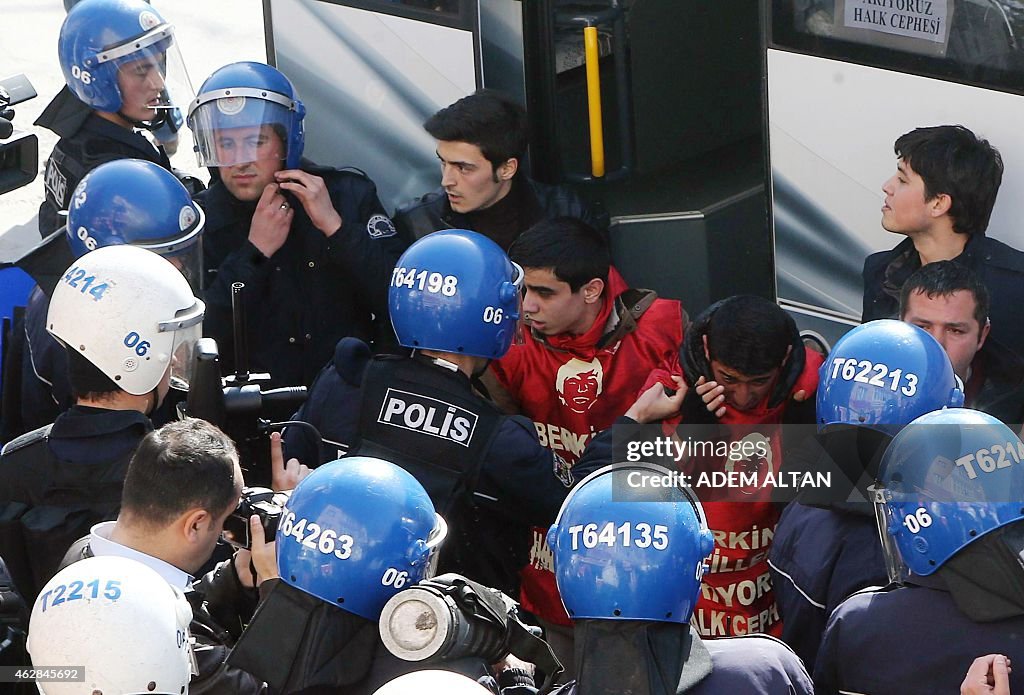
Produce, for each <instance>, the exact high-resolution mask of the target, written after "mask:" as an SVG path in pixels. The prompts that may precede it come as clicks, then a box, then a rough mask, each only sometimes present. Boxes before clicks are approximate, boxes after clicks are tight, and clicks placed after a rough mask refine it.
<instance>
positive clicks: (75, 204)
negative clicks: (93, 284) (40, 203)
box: [0, 159, 205, 441]
mask: <svg viewBox="0 0 1024 695" xmlns="http://www.w3.org/2000/svg"><path fill="white" fill-rule="evenodd" d="M112 211H115V214H111V212H112ZM204 220H205V216H204V215H203V211H202V209H201V208H200V207H199V206H198V205H196V204H195V203H193V202H192V199H191V197H189V194H188V191H187V190H186V189H185V187H184V186H183V185H182V184H181V182H180V181H178V179H177V178H175V176H174V175H173V174H172V173H170V172H169V171H167V170H166V169H163V168H162V167H159V166H157V165H156V164H153V163H152V162H147V161H144V160H140V159H118V160H115V161H113V162H106V163H104V164H101V165H100V166H98V167H96V169H94V170H93V171H92V172H90V174H89V176H88V177H86V178H85V179H83V180H82V181H80V182H79V184H78V186H77V187H76V188H75V194H74V197H73V199H72V201H71V206H70V208H69V209H68V224H67V225H66V226H65V231H66V233H65V234H55V235H54V236H53V237H52V238H51V239H49V240H47V241H45V242H43V243H42V244H40V245H39V246H38V247H37V248H36V249H34V250H33V251H31V252H30V255H31V254H35V253H37V252H38V253H44V254H52V256H54V257H61V258H66V260H64V261H63V266H62V267H61V270H63V269H64V268H65V267H67V265H69V264H70V263H71V261H72V260H73V259H74V258H80V257H82V256H84V255H85V254H86V253H88V252H89V251H91V250H94V249H97V248H102V247H104V246H110V245H113V244H133V245H135V246H141V247H143V248H146V249H149V250H150V251H154V252H156V253H159V254H160V255H162V256H165V257H166V258H168V259H170V260H171V262H172V263H174V265H175V267H177V268H178V269H179V270H180V271H181V272H182V274H184V275H185V277H186V278H188V279H190V283H191V284H192V285H193V287H198V282H199V275H200V267H199V261H200V258H201V254H200V244H199V239H200V235H201V234H202V231H203V224H204ZM50 246H52V247H54V248H44V247H50ZM58 247H59V248H58ZM57 277H58V278H59V277H60V276H59V275H58V276H57ZM54 282H56V278H55V279H54ZM50 290H52V288H49V289H46V288H43V287H42V286H41V285H40V286H37V287H36V288H35V289H33V291H32V294H31V295H30V296H29V302H28V305H27V307H26V308H25V317H24V328H23V330H19V331H17V332H16V333H15V335H14V337H13V338H12V341H11V345H12V348H15V346H16V348H15V349H16V350H17V352H20V354H21V364H20V367H21V370H20V374H15V375H12V374H8V379H10V381H8V380H5V385H6V386H7V387H12V388H15V389H17V391H18V394H19V398H18V399H17V400H18V401H19V402H18V403H12V402H9V401H5V402H4V404H3V405H4V411H3V428H2V430H0V432H2V435H3V440H4V441H10V440H11V439H13V438H14V437H16V436H18V435H21V434H24V433H25V432H28V431H29V430H34V429H36V428H38V427H42V426H43V425H46V424H48V423H51V422H53V421H54V419H56V417H57V416H58V415H60V414H61V413H62V412H64V411H65V410H67V409H68V408H70V407H71V405H72V404H73V403H74V399H73V398H72V396H71V384H70V383H69V381H68V367H67V355H66V354H65V351H64V346H63V345H61V344H60V343H59V342H58V341H56V340H55V339H54V338H53V337H51V336H50V334H49V333H47V331H46V327H47V324H46V313H47V310H48V309H49V297H48V294H47V293H48V291H50ZM19 376H20V379H19ZM8 406H13V407H11V408H8ZM19 406H20V407H19ZM11 411H13V412H11ZM165 411H173V408H165V409H164V411H161V413H159V414H158V415H157V419H156V424H158V425H159V424H161V422H160V415H163V416H164V419H165V420H166V419H168V418H169V417H170V415H169V413H166V412H165Z"/></svg>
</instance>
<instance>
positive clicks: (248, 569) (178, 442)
mask: <svg viewBox="0 0 1024 695" xmlns="http://www.w3.org/2000/svg"><path fill="white" fill-rule="evenodd" d="M275 453H279V450H278V451H277V452H275ZM275 465H277V466H280V465H281V462H280V459H279V458H278V457H276V456H275ZM243 486H244V480H243V478H242V469H241V467H240V466H239V465H238V452H237V451H236V450H235V445H234V443H233V442H232V441H231V438H230V437H228V436H227V435H226V434H224V433H223V432H221V431H220V430H219V429H217V428H216V427H215V426H214V425H211V424H210V423H208V422H206V421H205V420H198V419H195V418H185V419H184V420H178V421H175V422H171V423H169V424H167V425H164V426H163V427H161V428H160V429H158V430H154V431H152V432H150V433H149V434H148V435H146V437H145V438H144V439H143V440H142V442H141V443H140V444H139V447H138V449H137V450H136V452H135V455H134V456H133V457H132V460H131V463H130V464H129V465H128V472H127V474H126V476H125V479H124V492H123V495H122V498H121V511H120V513H119V514H118V515H117V520H116V521H105V522H102V523H99V524H96V525H95V526H93V528H92V532H91V533H90V534H89V535H88V536H86V537H85V538H82V539H80V540H79V541H78V542H77V543H75V544H74V545H73V546H71V549H70V550H69V551H68V553H67V555H66V557H65V558H64V562H63V563H62V566H67V565H69V564H71V563H73V562H76V561H78V560H82V559H84V558H87V557H94V556H95V557H107V556H118V557H126V558H128V559H131V560H136V561H138V562H141V563H142V564H144V565H146V566H147V567H149V568H151V569H153V570H155V571H156V572H157V573H158V574H159V575H160V576H161V577H163V578H164V579H165V580H166V581H167V583H168V584H170V585H172V586H174V587H176V588H178V589H180V590H181V591H183V592H185V595H186V597H187V598H188V599H189V603H190V604H191V606H192V612H193V618H192V625H191V632H192V635H193V636H194V637H195V638H196V640H197V642H198V645H199V648H197V649H196V658H197V659H196V660H197V662H198V674H196V675H194V676H193V678H192V682H191V688H190V689H191V690H192V691H193V692H210V693H213V692H216V693H261V692H264V690H263V687H264V686H263V684H262V683H261V682H260V681H259V680H258V679H256V678H255V677H253V676H251V675H250V674H248V673H246V672H244V671H241V670H239V669H237V668H232V667H228V666H225V665H224V660H225V659H226V658H227V655H228V651H229V650H230V647H231V646H232V645H233V644H234V641H235V640H237V639H238V638H239V636H240V635H241V631H242V628H243V626H244V624H245V623H247V622H248V621H249V619H250V618H251V617H252V614H253V612H254V611H255V609H256V604H257V602H258V598H259V597H258V595H257V592H256V591H255V587H258V586H260V585H261V584H262V583H263V582H264V581H266V580H268V579H276V578H277V577H278V573H277V561H276V558H275V551H276V545H275V544H274V543H266V542H264V540H263V538H262V535H263V528H262V526H261V524H260V522H259V518H258V517H256V516H253V517H252V518H250V520H249V528H250V535H251V536H253V542H252V550H251V552H250V551H248V550H239V551H237V552H236V553H235V555H234V557H233V558H232V559H230V560H225V561H224V562H222V563H220V564H219V565H217V567H216V568H215V569H214V570H213V571H212V572H210V573H209V574H207V575H206V576H205V577H203V578H201V579H199V580H196V579H195V577H194V576H193V574H194V573H196V572H198V571H199V570H200V568H202V567H203V566H204V565H205V564H206V563H207V561H208V560H209V559H210V557H211V555H212V554H213V550H214V546H215V545H216V544H217V542H218V541H219V540H220V538H221V534H222V532H223V530H224V521H225V520H226V519H227V518H228V516H229V515H230V514H231V513H232V512H234V511H235V509H236V508H237V507H238V502H239V498H240V496H241V494H242V488H243ZM292 487H293V486H292ZM269 586H271V585H268V588H269Z"/></svg>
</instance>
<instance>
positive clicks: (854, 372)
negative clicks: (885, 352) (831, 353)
mask: <svg viewBox="0 0 1024 695" xmlns="http://www.w3.org/2000/svg"><path fill="white" fill-rule="evenodd" d="M832 379H842V380H843V381H855V382H857V383H860V384H869V385H871V386H878V387H880V388H888V389H889V390H890V391H893V392H896V391H898V392H899V393H902V394H903V395H904V396H913V395H914V394H915V393H917V384H918V381H920V379H918V376H917V374H914V373H913V372H904V371H903V370H902V369H893V370H891V371H890V369H889V367H888V366H887V365H885V364H883V363H881V362H879V363H878V364H875V363H874V362H871V361H869V360H857V359H856V358H853V357H851V358H846V357H837V358H835V359H834V360H832ZM901 379H906V382H907V383H906V385H905V386H903V387H902V388H901V387H900V380H901ZM886 380H888V382H889V383H888V384H887V383H886Z"/></svg>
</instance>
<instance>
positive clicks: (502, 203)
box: [394, 89, 600, 251]
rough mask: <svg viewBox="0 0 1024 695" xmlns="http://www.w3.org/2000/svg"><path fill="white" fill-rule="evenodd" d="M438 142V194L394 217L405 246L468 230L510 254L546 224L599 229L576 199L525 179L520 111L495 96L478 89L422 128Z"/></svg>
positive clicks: (524, 139) (524, 134) (524, 138)
mask: <svg viewBox="0 0 1024 695" xmlns="http://www.w3.org/2000/svg"><path fill="white" fill-rule="evenodd" d="M423 127H424V128H425V129H426V131H427V132H428V133H430V135H431V136H433V137H434V139H436V140H437V158H438V159H439V160H440V161H441V189H440V190H436V191H433V192H431V193H427V194H426V195H424V196H423V197H421V198H420V199H419V200H417V201H414V202H412V203H409V204H407V205H405V206H402V207H400V208H399V209H398V210H397V211H396V212H395V216H394V217H395V226H396V227H397V229H398V233H399V234H400V235H401V236H402V237H403V238H404V240H405V241H406V243H412V242H413V241H415V240H416V239H419V238H420V237H423V236H425V235H427V234H430V233H431V232H436V231H437V230H439V229H452V228H454V229H470V230H473V231H476V232H479V233H481V234H484V235H486V236H487V237H489V238H490V239H491V240H492V241H494V242H495V243H497V244H498V245H499V246H500V247H501V248H502V249H504V250H506V251H507V250H508V248H509V246H511V244H512V242H513V241H515V239H516V237H517V236H519V234H520V233H522V232H523V231H524V230H526V229H529V228H530V227H532V226H533V225H534V224H536V223H537V222H539V221H541V220H544V219H549V218H552V217H562V216H569V217H577V218H579V219H582V220H584V221H586V222H588V223H590V224H600V222H599V221H598V220H597V219H596V217H595V216H594V215H593V214H592V213H591V211H590V210H589V209H588V208H587V206H586V205H585V204H584V203H583V201H582V200H580V198H579V197H578V196H576V194H575V193H573V192H571V191H570V190H568V189H566V188H564V187H562V186H549V185H545V184H541V183H538V182H536V181H534V180H532V179H530V178H528V177H527V176H526V175H525V174H524V173H522V171H521V166H522V164H523V158H524V157H525V156H526V148H527V138H528V130H527V122H526V112H525V111H524V110H523V107H522V106H520V105H519V104H517V103H515V102H514V101H512V100H510V99H509V98H508V97H506V96H505V95H503V94H501V93H500V92H496V91H494V90H490V89H481V90H478V91H476V92H475V93H473V94H470V95H469V96H466V97H463V98H462V99H459V100H458V101H456V102H455V103H454V104H451V105H450V106H447V107H445V108H443V109H441V110H440V111H438V112H437V113H435V114H434V115H433V116H431V117H430V118H429V119H427V121H426V123H424V124H423Z"/></svg>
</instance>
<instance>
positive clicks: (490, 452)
mask: <svg viewBox="0 0 1024 695" xmlns="http://www.w3.org/2000/svg"><path fill="white" fill-rule="evenodd" d="M369 359H370V356H369V350H368V349H367V348H366V346H362V347H361V348H360V346H359V345H358V344H356V341H353V340H345V341H342V342H341V343H340V344H339V345H338V350H337V352H336V355H335V361H334V363H333V364H331V365H328V366H327V367H326V368H325V369H324V371H323V373H322V374H321V375H320V377H319V378H318V379H317V381H316V383H315V384H314V385H313V388H312V389H311V391H310V395H309V399H308V400H307V401H306V403H305V404H304V405H303V407H302V409H301V410H299V412H298V413H297V414H296V416H295V419H298V420H302V421H305V422H309V423H311V424H313V425H314V426H315V427H316V428H317V429H319V430H320V431H321V433H322V434H323V437H324V439H325V440H328V441H330V442H331V444H328V445H327V446H326V447H325V450H324V451H323V452H322V454H321V455H320V456H318V455H317V453H316V452H315V450H314V449H310V448H309V442H308V440H307V439H306V435H305V433H304V432H302V431H301V430H298V429H296V428H289V429H288V430H287V431H286V432H285V445H286V448H287V455H288V456H296V455H298V456H299V457H300V460H302V461H303V462H304V463H308V464H309V465H316V464H318V463H321V462H323V461H330V460H333V459H335V458H338V456H339V455H340V453H339V449H341V450H342V451H349V449H350V447H357V446H358V444H359V417H360V404H361V398H362V380H363V375H364V373H365V371H366V368H367V365H368V361H369ZM392 359H395V360H409V359H414V360H416V361H417V362H420V361H421V359H422V358H397V357H396V358H392ZM417 366H418V367H420V369H422V370H437V371H439V372H441V373H443V374H445V375H447V377H448V378H449V379H450V380H451V381H452V382H453V383H452V387H453V388H457V389H461V390H463V391H464V393H465V394H466V395H467V396H468V397H470V398H477V399H479V400H481V401H483V399H482V398H480V397H479V396H476V395H474V394H473V392H472V386H471V384H470V380H469V379H468V378H467V377H466V376H465V375H463V374H461V373H454V372H449V371H448V370H446V369H444V368H443V367H438V366H435V365H433V364H429V363H427V362H426V361H425V360H422V363H421V364H418V365H417ZM481 406H482V407H491V406H490V404H489V403H488V402H486V401H484V402H482V403H481ZM499 417H500V423H499V425H498V428H497V431H496V434H495V435H494V437H493V439H492V440H491V443H490V447H489V448H488V449H487V453H486V455H485V458H484V460H483V463H482V465H481V468H480V471H479V478H478V480H477V484H476V487H475V489H474V490H473V493H474V497H473V499H474V500H475V502H476V505H477V511H478V514H479V523H478V524H476V525H475V526H474V527H472V528H469V529H460V531H466V532H467V534H466V535H467V536H471V537H472V539H473V541H472V543H470V544H469V545H470V550H471V551H472V552H470V553H468V555H470V556H472V558H473V560H474V566H473V567H441V568H440V570H439V571H442V572H459V573H460V574H464V575H466V576H467V577H469V578H471V579H474V580H477V581H480V582H482V583H484V584H487V585H488V586H493V587H494V588H498V589H501V590H502V591H505V592H506V593H514V592H515V589H514V588H513V587H515V586H517V585H518V572H519V570H520V569H521V568H522V567H523V565H525V564H526V560H527V554H528V552H529V543H530V532H529V530H530V527H531V526H544V527H547V526H548V525H550V524H551V523H552V522H553V521H554V520H555V517H556V516H557V514H558V510H559V508H560V507H561V504H562V501H563V500H564V499H565V496H566V495H567V494H568V489H567V488H566V487H565V485H563V483H562V482H561V481H560V480H559V478H558V477H557V475H556V474H555V472H556V470H557V468H556V467H557V466H558V465H559V462H560V459H559V458H557V455H556V454H554V453H552V452H551V450H549V449H546V448H545V447H543V446H541V445H540V442H539V441H538V440H537V431H536V429H535V428H534V426H533V423H532V422H530V421H529V420H528V419H527V418H524V417H520V416H516V417H510V416H505V415H500V416H499ZM621 420H627V419H626V418H621ZM628 422H632V421H631V420H628ZM612 429H613V428H609V429H607V430H605V432H603V433H602V434H600V435H598V436H597V437H595V438H594V439H592V440H591V441H590V443H589V444H588V446H587V448H586V450H585V451H584V454H583V457H582V458H581V459H580V461H579V462H578V463H577V464H576V466H575V467H574V468H573V476H574V478H575V479H576V480H581V479H583V477H585V476H586V474H587V473H589V472H591V471H594V470H597V469H598V468H600V467H601V466H603V465H606V464H610V463H611V462H612V451H611V443H612ZM339 445H340V446H339ZM396 463H399V464H400V463H401V462H397V461H396ZM421 483H423V485H424V487H425V488H426V489H427V490H430V489H432V487H433V486H432V484H431V481H421ZM433 502H434V505H435V506H436V507H438V508H441V507H442V506H443V505H444V503H445V501H444V500H437V499H435V500H433ZM451 536H452V538H454V537H456V534H455V532H454V530H453V532H452V533H451Z"/></svg>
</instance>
